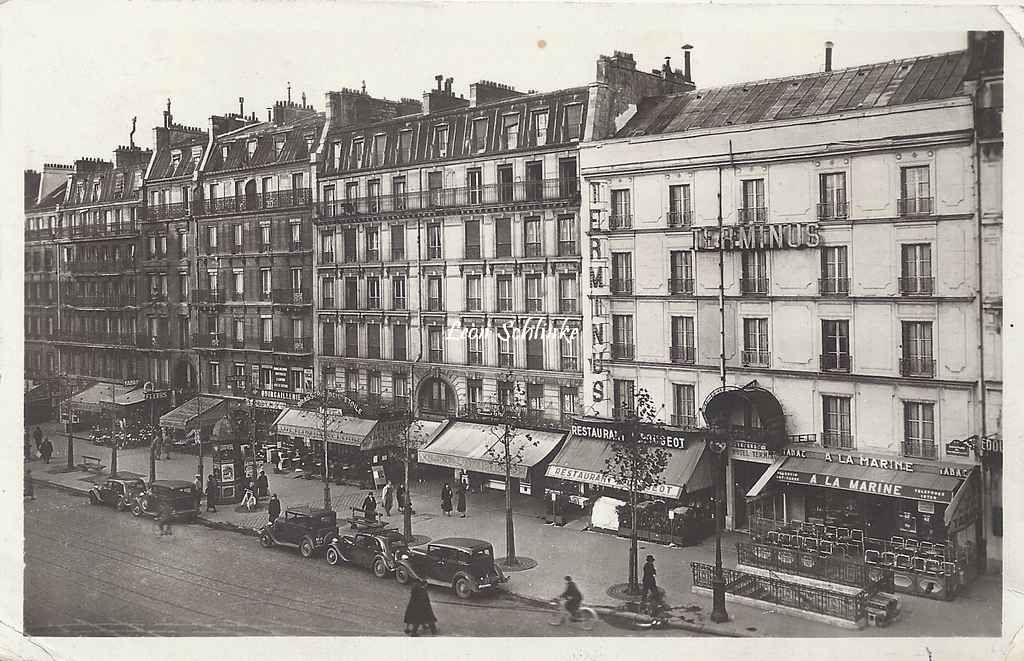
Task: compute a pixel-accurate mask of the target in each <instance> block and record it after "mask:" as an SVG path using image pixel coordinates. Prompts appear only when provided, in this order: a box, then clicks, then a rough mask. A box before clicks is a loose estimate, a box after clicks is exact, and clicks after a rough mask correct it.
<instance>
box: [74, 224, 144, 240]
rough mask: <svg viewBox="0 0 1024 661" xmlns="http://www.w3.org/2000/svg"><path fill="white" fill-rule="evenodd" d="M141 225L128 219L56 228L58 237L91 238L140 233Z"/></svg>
mask: <svg viewBox="0 0 1024 661" xmlns="http://www.w3.org/2000/svg"><path fill="white" fill-rule="evenodd" d="M138 232H139V226H138V225H137V224H136V223H134V222H132V221H130V220H128V221H122V222H120V223H95V224H90V225H65V226H63V227H58V228H57V229H56V232H55V234H56V238H58V239H89V238H97V237H99V238H104V237H116V236H126V235H130V234H138Z"/></svg>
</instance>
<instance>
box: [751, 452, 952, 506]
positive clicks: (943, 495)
mask: <svg viewBox="0 0 1024 661" xmlns="http://www.w3.org/2000/svg"><path fill="white" fill-rule="evenodd" d="M773 479H774V480H777V481H779V482H787V483H791V484H809V485H812V486H819V487H826V488H831V489H844V490H847V491H859V492H861V493H870V494H877V495H879V496H892V497H894V498H909V499H911V500H929V501H933V502H937V503H948V502H950V501H951V500H952V499H953V494H954V493H955V492H956V490H957V487H959V486H960V479H959V478H956V477H953V476H950V475H940V474H938V473H929V472H924V471H913V472H911V471H903V470H886V469H883V468H878V467H875V466H863V465H860V464H845V463H836V462H831V461H825V460H824V459H816V458H810V457H787V458H786V462H785V463H784V464H783V465H782V466H781V467H780V468H779V469H778V470H777V471H776V472H775V474H774V477H773ZM755 486H756V485H755ZM748 495H749V494H748Z"/></svg>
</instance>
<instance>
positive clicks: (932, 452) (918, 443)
mask: <svg viewBox="0 0 1024 661" xmlns="http://www.w3.org/2000/svg"><path fill="white" fill-rule="evenodd" d="M938 454H939V451H938V446H937V445H936V444H935V441H927V440H913V441H908V440H905V441H903V456H904V457H915V458H917V459H937V458H938Z"/></svg>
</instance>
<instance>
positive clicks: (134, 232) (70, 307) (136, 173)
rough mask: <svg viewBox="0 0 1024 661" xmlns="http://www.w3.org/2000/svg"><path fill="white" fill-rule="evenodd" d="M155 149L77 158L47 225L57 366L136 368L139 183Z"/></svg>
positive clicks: (96, 373) (142, 296) (129, 374)
mask: <svg viewBox="0 0 1024 661" xmlns="http://www.w3.org/2000/svg"><path fill="white" fill-rule="evenodd" d="M151 156H152V151H150V150H148V149H141V148H139V147H137V146H135V145H134V144H132V145H130V146H127V147H123V146H122V147H118V148H117V150H116V151H115V152H114V161H113V162H110V161H103V160H100V159H92V158H83V159H79V160H77V161H75V164H74V171H73V172H72V173H71V174H70V176H69V177H68V182H67V189H66V191H65V196H64V198H63V199H62V200H61V201H60V203H59V204H58V207H57V214H56V217H57V222H56V225H55V226H53V228H52V231H53V233H54V237H55V239H56V243H57V249H58V251H59V252H58V258H57V261H56V272H57V278H58V281H59V292H58V297H59V305H60V308H61V310H60V327H59V329H58V330H57V332H56V334H55V338H54V340H55V342H56V344H57V346H58V351H59V355H60V360H59V366H58V367H59V370H60V372H61V373H62V374H64V375H67V376H71V377H89V378H95V379H106V380H117V381H120V380H126V379H135V378H138V376H139V364H138V352H137V345H138V338H137V330H138V329H137V315H138V313H139V309H140V308H141V307H142V306H145V305H147V304H148V303H150V302H151V300H152V299H151V298H150V295H151V293H152V292H150V291H149V290H146V291H140V290H139V286H140V284H139V282H138V269H139V256H138V240H139V218H140V214H141V208H142V186H143V177H144V175H145V172H146V166H147V165H148V164H149V160H150V157H151Z"/></svg>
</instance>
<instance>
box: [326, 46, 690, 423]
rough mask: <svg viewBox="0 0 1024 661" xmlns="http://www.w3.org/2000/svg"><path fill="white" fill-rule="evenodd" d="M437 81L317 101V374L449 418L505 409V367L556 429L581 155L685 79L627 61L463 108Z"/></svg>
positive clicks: (572, 336)
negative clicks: (400, 91) (393, 95)
mask: <svg viewBox="0 0 1024 661" xmlns="http://www.w3.org/2000/svg"><path fill="white" fill-rule="evenodd" d="M436 80H437V86H436V88H435V89H432V90H430V91H428V92H426V93H424V95H423V100H422V103H420V102H417V101H410V100H407V99H403V100H402V101H398V102H389V101H385V100H379V99H373V98H371V97H369V96H368V95H366V94H365V92H356V91H351V90H344V91H342V92H337V93H329V94H328V96H327V107H328V122H327V127H326V129H325V133H324V138H323V140H322V143H321V148H320V149H321V151H320V154H319V158H318V159H317V173H318V176H317V179H318V183H317V186H318V208H317V221H316V224H317V230H318V237H317V251H316V252H317V257H316V310H317V367H316V369H317V374H316V378H317V380H318V383H323V384H325V387H327V388H332V389H336V390H344V391H346V392H348V393H350V394H351V395H359V396H362V395H364V394H365V396H366V397H367V398H369V399H371V400H380V401H387V402H394V403H397V404H399V405H403V406H404V405H406V404H407V403H408V402H409V401H410V398H415V409H416V410H417V411H420V412H423V413H424V414H426V415H430V414H434V415H436V416H455V415H458V414H466V413H470V414H471V413H473V412H474V410H478V409H480V408H482V407H483V406H484V405H485V403H499V404H504V405H509V404H512V403H513V386H514V384H513V383H512V382H511V381H509V380H508V378H507V376H506V375H507V374H509V373H510V371H511V372H512V373H514V380H515V381H516V382H518V384H519V385H520V391H521V392H522V394H524V395H525V405H526V407H527V409H528V411H529V414H530V415H531V416H532V418H533V419H534V420H535V421H537V422H542V421H543V422H548V423H553V424H562V421H563V419H564V417H565V416H566V415H569V414H574V413H577V412H579V410H578V406H579V398H580V386H581V385H582V380H583V359H582V356H581V354H580V345H579V341H578V336H577V334H578V329H579V328H581V326H582V314H583V308H582V300H583V299H582V297H581V296H582V294H581V287H582V285H583V283H582V282H581V252H582V250H581V248H582V244H581V241H582V233H581V227H580V213H579V184H578V165H577V152H578V149H579V145H580V143H581V142H582V141H584V140H591V139H598V138H600V137H603V136H605V135H610V134H611V133H612V132H613V131H614V128H613V126H612V120H613V118H614V115H615V114H616V113H617V112H619V111H620V110H621V109H622V108H624V107H625V105H627V104H628V103H630V102H634V103H635V102H636V100H637V99H638V98H640V97H642V96H646V95H652V94H659V93H666V92H669V91H682V90H686V89H692V87H693V85H692V83H691V82H690V81H689V76H688V72H687V75H685V76H684V74H683V73H682V72H680V71H677V70H672V69H671V68H670V67H669V66H668V64H667V63H666V66H665V68H664V69H663V70H656V71H654V72H653V73H644V72H639V71H637V70H636V66H635V62H634V61H633V58H632V56H631V55H629V54H626V53H616V54H615V56H614V57H602V58H601V60H600V61H599V63H598V82H597V83H594V84H592V85H590V86H582V87H575V88H569V89H564V90H559V91H556V92H548V93H536V92H528V93H522V92H517V91H515V89H514V88H512V87H511V86H508V85H503V84H498V83H494V82H489V81H480V82H477V83H475V84H472V85H470V94H469V98H468V99H466V98H463V97H461V96H456V95H455V93H454V92H453V91H452V83H453V81H452V79H450V78H449V79H447V80H444V77H443V76H437V77H436ZM563 328H564V329H565V330H566V332H564V333H561V334H559V333H555V332H550V333H546V334H545V333H542V332H539V331H541V330H543V329H549V330H555V331H557V330H560V329H563Z"/></svg>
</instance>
